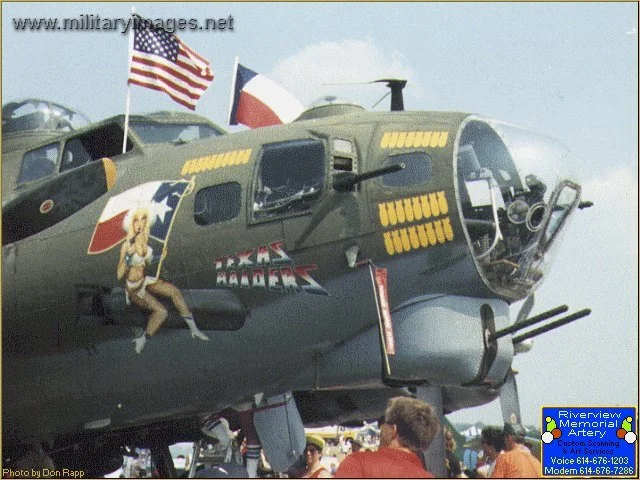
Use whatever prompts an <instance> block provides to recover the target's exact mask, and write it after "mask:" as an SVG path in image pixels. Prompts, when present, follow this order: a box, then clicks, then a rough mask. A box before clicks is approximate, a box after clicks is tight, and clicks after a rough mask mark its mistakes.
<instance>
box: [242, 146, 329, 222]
mask: <svg viewBox="0 0 640 480" xmlns="http://www.w3.org/2000/svg"><path fill="white" fill-rule="evenodd" d="M325 157H326V156H325V148H324V144H323V143H322V142H321V141H319V140H294V141H291V142H282V143H274V144H270V145H265V147H264V150H263V153H262V156H261V158H260V167H259V171H258V178H257V185H256V188H255V193H254V203H253V209H254V213H255V216H256V218H265V217H271V216H274V215H282V214H284V213H291V212H305V211H307V210H309V208H310V206H311V202H312V201H313V200H314V199H315V198H317V197H318V196H319V195H320V193H321V192H322V189H323V187H324V178H325V172H326V168H325V162H326V160H325Z"/></svg>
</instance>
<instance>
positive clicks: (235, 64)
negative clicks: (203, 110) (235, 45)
mask: <svg viewBox="0 0 640 480" xmlns="http://www.w3.org/2000/svg"><path fill="white" fill-rule="evenodd" d="M238 61H239V58H238V57H236V59H235V63H234V65H233V79H232V80H231V94H230V95H229V115H228V116H227V125H231V111H232V110H233V94H234V92H235V90H236V78H237V76H238Z"/></svg>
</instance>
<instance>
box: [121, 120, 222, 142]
mask: <svg viewBox="0 0 640 480" xmlns="http://www.w3.org/2000/svg"><path fill="white" fill-rule="evenodd" d="M131 129H132V130H133V131H134V132H135V133H136V134H137V135H138V137H140V140H141V141H142V142H143V143H176V142H179V143H185V142H191V141H193V140H200V139H202V138H210V137H217V136H219V135H222V132H220V131H219V130H216V129H215V128H213V127H212V126H211V125H207V124H186V123H152V122H132V123H131Z"/></svg>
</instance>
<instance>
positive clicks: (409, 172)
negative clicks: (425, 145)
mask: <svg viewBox="0 0 640 480" xmlns="http://www.w3.org/2000/svg"><path fill="white" fill-rule="evenodd" d="M398 164H404V169H402V170H400V171H398V172H394V173H388V174H386V175H384V176H383V177H382V183H383V184H384V185H386V186H388V187H406V186H409V185H419V184H422V183H427V182H428V181H429V180H430V179H431V157H429V155H427V154H426V153H424V152H412V153H403V154H400V155H392V156H390V157H388V158H387V159H386V160H385V161H384V162H383V163H382V167H383V168H384V167H389V166H391V165H398Z"/></svg>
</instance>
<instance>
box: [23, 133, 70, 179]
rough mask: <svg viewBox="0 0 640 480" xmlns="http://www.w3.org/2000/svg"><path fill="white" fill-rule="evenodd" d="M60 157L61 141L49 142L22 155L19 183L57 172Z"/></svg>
mask: <svg viewBox="0 0 640 480" xmlns="http://www.w3.org/2000/svg"><path fill="white" fill-rule="evenodd" d="M59 157H60V142H54V143H49V144H47V145H44V146H43V147H38V148H35V149H33V150H30V151H28V152H26V153H25V154H24V155H23V156H22V162H21V164H20V173H19V174H18V179H17V182H16V183H17V184H18V185H22V184H25V183H29V182H34V181H36V180H40V179H42V178H46V177H48V176H50V175H52V174H54V173H55V172H56V169H57V167H58V158H59Z"/></svg>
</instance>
